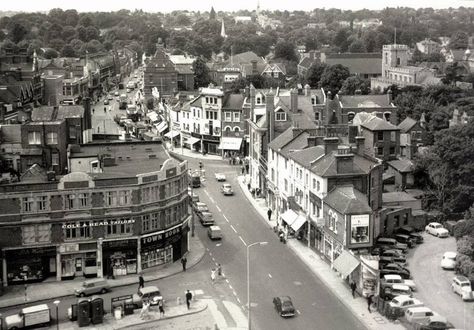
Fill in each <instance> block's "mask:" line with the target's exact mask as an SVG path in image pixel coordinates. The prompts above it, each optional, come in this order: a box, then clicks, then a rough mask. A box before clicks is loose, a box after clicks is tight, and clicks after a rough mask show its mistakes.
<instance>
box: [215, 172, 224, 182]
mask: <svg viewBox="0 0 474 330" xmlns="http://www.w3.org/2000/svg"><path fill="white" fill-rule="evenodd" d="M215 177H216V180H217V181H225V180H226V177H225V174H224V173H216V174H215Z"/></svg>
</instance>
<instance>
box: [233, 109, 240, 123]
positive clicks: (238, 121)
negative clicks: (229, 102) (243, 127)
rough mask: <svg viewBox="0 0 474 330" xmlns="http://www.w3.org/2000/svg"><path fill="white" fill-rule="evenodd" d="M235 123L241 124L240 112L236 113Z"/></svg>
mask: <svg viewBox="0 0 474 330" xmlns="http://www.w3.org/2000/svg"><path fill="white" fill-rule="evenodd" d="M234 122H236V123H240V112H234Z"/></svg>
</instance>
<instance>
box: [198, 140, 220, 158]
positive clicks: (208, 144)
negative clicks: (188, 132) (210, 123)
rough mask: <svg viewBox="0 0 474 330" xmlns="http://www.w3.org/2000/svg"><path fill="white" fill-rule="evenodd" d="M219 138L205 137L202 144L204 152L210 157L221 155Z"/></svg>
mask: <svg viewBox="0 0 474 330" xmlns="http://www.w3.org/2000/svg"><path fill="white" fill-rule="evenodd" d="M219 140H220V137H219V136H212V135H203V136H202V142H203V147H204V150H203V151H204V152H206V153H208V154H210V155H219V154H220V153H219V150H218V147H219Z"/></svg>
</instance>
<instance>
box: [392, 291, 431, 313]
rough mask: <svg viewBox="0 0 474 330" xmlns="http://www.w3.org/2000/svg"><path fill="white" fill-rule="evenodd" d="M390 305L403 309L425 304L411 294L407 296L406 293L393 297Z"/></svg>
mask: <svg viewBox="0 0 474 330" xmlns="http://www.w3.org/2000/svg"><path fill="white" fill-rule="evenodd" d="M389 305H390V307H392V308H395V307H396V308H400V309H403V310H405V309H407V308H412V307H421V306H424V304H423V302H421V301H420V300H418V299H415V298H412V297H410V296H406V295H400V296H396V297H395V298H393V299H392V301H391V302H390V303H389Z"/></svg>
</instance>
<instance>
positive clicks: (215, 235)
mask: <svg viewBox="0 0 474 330" xmlns="http://www.w3.org/2000/svg"><path fill="white" fill-rule="evenodd" d="M207 235H208V236H209V238H210V239H211V240H215V239H222V230H221V227H219V226H210V227H209V229H208V231H207Z"/></svg>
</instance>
